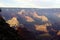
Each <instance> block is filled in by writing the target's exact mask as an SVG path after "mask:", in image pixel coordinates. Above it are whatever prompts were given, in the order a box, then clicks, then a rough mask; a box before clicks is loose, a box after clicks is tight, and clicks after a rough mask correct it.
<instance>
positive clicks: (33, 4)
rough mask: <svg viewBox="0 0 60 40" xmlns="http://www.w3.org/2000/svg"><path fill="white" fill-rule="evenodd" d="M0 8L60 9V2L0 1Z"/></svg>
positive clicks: (35, 0)
mask: <svg viewBox="0 0 60 40" xmlns="http://www.w3.org/2000/svg"><path fill="white" fill-rule="evenodd" d="M0 7H19V8H60V0H0Z"/></svg>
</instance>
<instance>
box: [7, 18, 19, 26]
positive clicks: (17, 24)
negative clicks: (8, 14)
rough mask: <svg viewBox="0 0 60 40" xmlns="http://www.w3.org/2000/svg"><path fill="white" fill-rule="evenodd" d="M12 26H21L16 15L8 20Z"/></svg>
mask: <svg viewBox="0 0 60 40" xmlns="http://www.w3.org/2000/svg"><path fill="white" fill-rule="evenodd" d="M6 22H7V23H8V24H9V25H10V27H18V26H19V21H18V20H17V18H16V17H13V18H12V19H10V20H8V21H6Z"/></svg>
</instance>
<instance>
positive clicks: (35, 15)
mask: <svg viewBox="0 0 60 40" xmlns="http://www.w3.org/2000/svg"><path fill="white" fill-rule="evenodd" d="M33 17H34V18H38V19H40V20H42V21H43V22H47V21H48V18H47V17H46V16H44V15H42V16H39V15H38V14H37V13H36V12H34V14H33Z"/></svg>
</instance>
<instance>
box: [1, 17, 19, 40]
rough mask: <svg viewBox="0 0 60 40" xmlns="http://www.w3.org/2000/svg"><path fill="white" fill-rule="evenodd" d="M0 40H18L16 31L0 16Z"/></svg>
mask: <svg viewBox="0 0 60 40" xmlns="http://www.w3.org/2000/svg"><path fill="white" fill-rule="evenodd" d="M0 40H20V37H19V36H18V34H17V31H16V30H14V29H13V28H11V27H10V26H9V24H7V23H6V21H5V20H4V19H3V18H2V17H1V16H0Z"/></svg>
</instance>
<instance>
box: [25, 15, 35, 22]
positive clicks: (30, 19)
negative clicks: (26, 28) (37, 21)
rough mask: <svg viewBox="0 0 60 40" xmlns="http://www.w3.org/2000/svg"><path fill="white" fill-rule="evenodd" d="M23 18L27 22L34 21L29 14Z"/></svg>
mask: <svg viewBox="0 0 60 40" xmlns="http://www.w3.org/2000/svg"><path fill="white" fill-rule="evenodd" d="M25 19H26V21H27V22H34V19H33V18H31V17H29V16H25Z"/></svg>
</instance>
